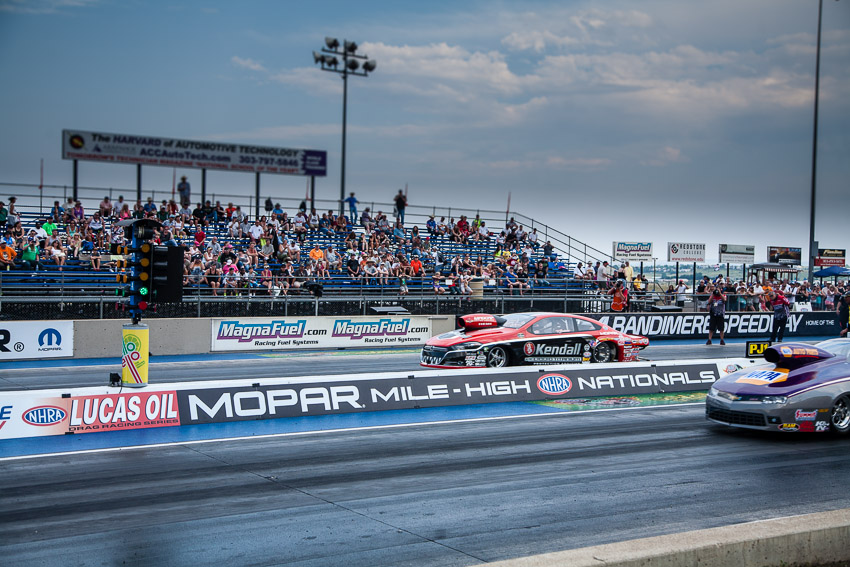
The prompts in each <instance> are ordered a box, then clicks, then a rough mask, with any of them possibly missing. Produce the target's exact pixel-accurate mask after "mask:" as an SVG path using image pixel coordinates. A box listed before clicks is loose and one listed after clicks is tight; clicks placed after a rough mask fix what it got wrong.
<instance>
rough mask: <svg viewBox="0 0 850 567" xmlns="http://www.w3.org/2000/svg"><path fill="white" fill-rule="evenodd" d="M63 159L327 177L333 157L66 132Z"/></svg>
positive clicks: (313, 152) (301, 151) (225, 144)
mask: <svg viewBox="0 0 850 567" xmlns="http://www.w3.org/2000/svg"><path fill="white" fill-rule="evenodd" d="M62 159H73V160H87V161H100V162H106V163H128V164H137V165H160V166H166V167H188V168H193V169H218V170H225V171H245V172H250V173H277V174H285V175H304V176H317V177H320V176H325V175H327V162H328V155H327V152H325V151H321V150H304V149H294V148H275V147H269V146H249V145H246V144H234V143H229V142H216V141H210V140H207V141H200V140H181V139H176V138H160V137H157V136H135V135H131V134H109V133H106V132H88V131H85V130H62Z"/></svg>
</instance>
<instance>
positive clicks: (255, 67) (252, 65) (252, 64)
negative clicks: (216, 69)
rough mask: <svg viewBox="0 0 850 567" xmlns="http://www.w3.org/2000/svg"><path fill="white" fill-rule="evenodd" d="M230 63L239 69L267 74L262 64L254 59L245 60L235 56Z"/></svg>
mask: <svg viewBox="0 0 850 567" xmlns="http://www.w3.org/2000/svg"><path fill="white" fill-rule="evenodd" d="M230 61H231V62H232V63H233V64H234V65H236V66H237V67H242V68H243V69H250V70H251V71H259V72H265V71H266V68H265V67H263V66H262V65H261V64H260V63H258V62H256V61H254V60H253V59H245V58H242V57H239V56H237V55H234V56H233V57H231V58H230Z"/></svg>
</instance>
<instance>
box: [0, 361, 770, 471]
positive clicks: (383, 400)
mask: <svg viewBox="0 0 850 567" xmlns="http://www.w3.org/2000/svg"><path fill="white" fill-rule="evenodd" d="M755 363H756V361H755V360H753V359H748V358H732V359H722V360H717V359H708V360H692V361H669V362H664V363H653V362H636V363H630V364H624V363H612V364H565V365H553V366H550V367H548V368H543V367H519V368H499V369H496V368H491V369H483V370H475V371H445V370H423V371H415V372H385V373H380V374H359V375H333V376H302V377H293V378H267V379H259V380H258V379H251V380H219V381H212V382H182V383H179V384H175V383H172V384H158V385H153V384H151V385H149V386H148V388H146V389H145V390H144V391H133V392H122V391H121V390H118V391H117V392H116V389H115V388H112V387H89V388H73V389H55V390H42V391H38V392H32V391H25V392H8V393H3V394H2V395H0V440H2V439H12V438H18V437H39V436H45V435H66V434H69V433H96V432H104V431H123V430H128V429H147V428H153V427H173V426H180V425H192V424H200V423H221V422H229V421H244V420H252V419H276V418H283V417H303V416H318V415H328V414H340V413H357V412H372V411H383V410H399V409H417V408H425V407H441V406H456V405H470V404H484V403H494V402H522V401H525V402H534V401H544V400H555V399H574V398H586V397H594V396H625V395H635V394H651V393H665V392H688V391H706V390H708V389H709V388H710V387H711V384H713V383H714V382H715V381H716V380H717V379H719V378H721V377H723V376H726V375H727V374H731V373H732V372H736V371H737V370H740V369H741V368H744V367H747V366H751V365H753V364H755ZM2 454H3V453H2V445H0V456H2Z"/></svg>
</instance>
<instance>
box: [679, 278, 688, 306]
mask: <svg viewBox="0 0 850 567" xmlns="http://www.w3.org/2000/svg"><path fill="white" fill-rule="evenodd" d="M689 289H691V288H690V287H688V286H687V285H686V284H685V280H679V283H678V284H677V285H676V305H677V306H679V307H684V306H685V301H686V300H687V299H688V290H689Z"/></svg>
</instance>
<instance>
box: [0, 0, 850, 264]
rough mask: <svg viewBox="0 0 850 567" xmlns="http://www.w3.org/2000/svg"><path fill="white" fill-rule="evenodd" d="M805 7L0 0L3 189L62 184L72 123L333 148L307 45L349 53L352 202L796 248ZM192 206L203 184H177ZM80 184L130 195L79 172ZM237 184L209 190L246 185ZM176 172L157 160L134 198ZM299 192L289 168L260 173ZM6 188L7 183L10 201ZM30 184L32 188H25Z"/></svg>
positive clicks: (826, 205) (835, 144) (838, 182)
mask: <svg viewBox="0 0 850 567" xmlns="http://www.w3.org/2000/svg"><path fill="white" fill-rule="evenodd" d="M817 15H818V2H817V0H747V1H746V2H741V1H740V0H712V1H711V2H705V1H704V0H700V1H692V0H641V1H640V2H635V1H628V0H596V1H591V0H577V1H572V0H558V1H540V2H536V1H524V2H498V1H489V0H488V1H467V0H451V1H444V0H430V1H428V2H416V3H411V2H336V1H329V2H322V3H312V2H283V1H281V2H276V1H271V0H269V1H244V2H223V1H222V2H216V1H205V2H201V1H198V2H181V1H180V0H172V1H166V2H154V1H143V0H122V1H119V0H113V1H109V0H99V1H98V0H40V1H36V0H0V77H2V78H3V80H2V88H0V124H2V132H3V135H2V136H0V182H4V183H38V179H39V163H40V160H41V159H42V158H43V159H44V169H45V172H44V181H45V183H48V184H51V183H52V184H60V185H65V184H70V183H71V163H70V162H68V161H63V160H62V159H61V131H62V129H66V128H67V129H81V130H93V131H105V132H117V133H126V134H144V135H153V136H163V137H174V138H185V139H200V140H218V141H230V142H238V143H247V144H258V145H270V146H282V147H292V148H314V149H321V150H326V151H327V152H328V162H329V163H328V165H329V171H328V176H327V177H326V178H320V179H318V181H317V197H319V198H322V199H335V198H338V196H339V175H340V170H339V162H340V140H341V122H342V120H341V119H342V81H341V80H340V79H339V77H337V76H336V75H335V74H332V73H325V72H322V71H320V70H319V69H318V68H316V66H315V65H314V64H313V59H312V55H311V52H312V51H313V50H318V49H319V48H321V47H322V45H323V44H324V37H325V36H334V37H338V38H339V39H340V40H342V39H349V40H353V41H356V42H357V43H358V44H359V45H360V47H361V51H362V52H365V53H366V54H368V55H369V57H370V58H373V59H375V60H376V61H377V63H378V68H377V71H376V72H375V73H374V74H373V75H372V76H370V77H369V78H366V79H363V78H359V77H356V78H352V79H351V81H350V84H349V93H348V94H349V96H348V153H347V175H346V187H347V188H348V189H349V190H352V191H355V192H356V194H357V196H358V198H359V199H360V200H361V201H383V202H386V201H389V200H390V197H391V196H392V195H393V194H394V193H395V192H396V191H397V190H398V189H399V188H400V187H403V186H405V184H407V186H408V187H409V201H410V203H411V204H414V205H426V206H438V207H449V206H451V207H453V208H456V209H463V208H466V209H471V210H473V211H474V210H476V209H482V210H483V209H486V210H492V211H499V212H497V213H493V214H491V215H489V216H500V215H501V217H502V218H504V211H505V209H506V205H507V200H508V195H509V194H510V195H511V210H512V211H515V212H516V213H518V214H522V215H525V216H527V217H531V218H534V219H536V221H537V222H540V223H545V224H547V225H549V226H551V227H552V228H553V229H556V230H558V231H561V232H562V233H564V234H568V235H569V236H570V237H572V238H573V239H577V240H579V241H582V242H586V243H587V244H589V245H591V246H594V247H596V248H599V249H601V250H603V251H606V252H607V251H610V249H611V242H612V241H613V240H629V241H638V240H640V241H652V242H653V243H654V245H655V249H656V256H658V257H659V258H660V259H661V260H664V259H666V258H664V256H665V254H666V252H665V248H666V243H667V242H671V241H679V242H703V243H706V244H707V245H708V258H707V259H708V261H716V258H717V246H718V244H719V243H733V244H753V245H756V260H758V261H763V260H764V259H765V257H764V256H765V249H766V247H767V246H768V245H778V246H796V247H801V248H803V250H804V254H805V252H806V251H807V248H808V234H809V199H810V187H811V173H812V129H813V110H814V75H815V45H816V41H815V38H816V32H817V19H818V18H817ZM848 69H850V1H848V0H843V1H840V2H834V1H831V0H830V1H827V2H824V16H823V43H822V51H821V87H820V136H819V153H818V170H817V176H818V177H817V180H818V185H817V195H818V197H817V199H818V200H817V207H816V214H817V234H816V236H817V239H818V240H819V241H820V243H821V247H833V248H850V230H848V219H850V187H849V186H848V180H850V73H848ZM183 173H185V174H186V175H188V176H189V180H190V181H192V182H193V187H194V188H195V191H196V194H197V192H198V191H199V188H200V172H199V171H192V170H187V171H185V172H183V171H181V172H178V174H183ZM80 175H81V178H80V183H81V184H83V185H93V186H104V187H125V188H134V187H135V183H136V181H135V168H134V167H132V166H112V165H99V164H94V163H87V162H82V163H81V165H80ZM253 183H254V178H253V176H252V175H250V174H235V173H210V174H208V177H207V185H208V191H209V192H211V193H218V194H225V193H231V194H244V195H246V197H247V195H250V194H252V193H253ZM171 184H172V171H171V170H170V169H164V168H153V167H149V168H146V169H145V171H144V185H145V188H146V189H156V190H160V191H161V190H170V188H171ZM263 185H264V188H265V190H264V191H263V194H264V197H265V194H266V193H271V194H272V197H273V198H280V199H282V198H284V197H290V198H301V196H302V195H303V194H304V189H305V180H304V179H303V178H300V177H284V176H271V175H267V176H264V177H263ZM6 190H8V191H9V192H11V191H12V189H9V188H8V187H7V188H3V189H0V191H6ZM18 193H23V191H18Z"/></svg>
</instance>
